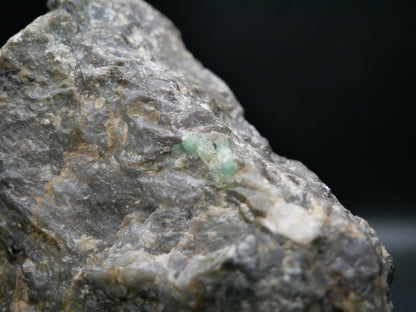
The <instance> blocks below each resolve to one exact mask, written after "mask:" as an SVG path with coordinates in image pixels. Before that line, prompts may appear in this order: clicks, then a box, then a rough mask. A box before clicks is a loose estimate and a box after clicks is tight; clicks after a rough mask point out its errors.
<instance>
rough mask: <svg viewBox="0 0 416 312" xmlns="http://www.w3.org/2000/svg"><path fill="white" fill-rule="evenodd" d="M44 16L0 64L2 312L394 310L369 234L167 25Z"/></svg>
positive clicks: (79, 8)
mask: <svg viewBox="0 0 416 312" xmlns="http://www.w3.org/2000/svg"><path fill="white" fill-rule="evenodd" d="M49 6H50V8H51V9H52V10H51V12H50V13H48V14H46V15H45V16H42V17H39V18H38V19H36V20H35V21H34V22H33V23H32V24H30V25H29V26H28V27H26V28H25V29H24V30H22V31H21V32H20V33H19V34H17V35H15V36H14V37H12V38H11V39H10V40H9V41H8V42H7V44H6V45H5V46H4V47H3V48H2V49H1V51H0V116H1V118H0V243H1V244H0V247H1V249H0V250H1V251H0V311H148V312H153V311H165V312H169V311H213V312H214V311H215V312H216V311H234V310H236V311H264V312H266V311H378V312H382V311H391V310H392V304H391V301H390V299H389V283H390V281H391V275H392V267H393V266H392V260H391V257H390V256H389V254H388V253H387V252H386V250H385V249H384V247H383V245H382V244H381V243H380V241H379V239H378V238H377V236H376V234H375V233H374V231H373V230H372V229H371V228H370V227H369V225H368V224H367V223H366V222H365V221H364V220H362V219H360V218H359V217H356V216H353V215H351V214H350V213H349V212H348V210H346V209H344V208H343V207H342V206H341V204H340V203H339V202H338V201H337V200H336V198H335V197H334V196H333V195H332V194H331V192H330V190H329V189H328V187H326V186H325V185H324V184H323V183H322V182H321V181H320V180H319V179H318V178H317V176H316V175H315V174H313V173H312V172H310V171H309V170H308V169H307V168H306V167H305V166H303V165H302V164H301V163H300V162H297V161H293V160H288V159H286V158H284V157H281V156H278V155H276V154H274V153H273V152H272V151H271V149H270V147H269V145H268V143H267V141H266V140H265V139H264V138H262V137H261V136H260V135H259V134H258V132H257V131H256V130H255V129H254V128H253V127H252V126H251V125H249V124H248V123H247V122H246V121H245V119H244V118H243V110H242V108H241V106H240V105H239V103H238V102H237V101H236V99H235V97H234V96H233V94H232V92H231V91H230V90H229V89H228V87H227V86H226V85H225V84H224V82H222V81H221V80H220V79H219V78H218V77H216V76H215V75H214V74H212V73H211V72H210V71H209V70H207V69H205V68H204V67H203V66H202V65H201V64H200V63H198V62H197V61H196V60H195V59H194V58H193V57H192V55H191V54H190V53H189V52H187V51H186V49H185V47H184V45H183V43H182V41H181V39H180V34H179V32H178V31H177V30H176V28H175V27H174V26H173V25H172V23H171V22H170V21H169V20H167V19H166V18H165V17H163V16H162V15H161V14H160V13H158V12H157V11H155V10H154V9H152V8H151V7H150V6H149V5H148V4H146V3H144V2H142V1H141V0H111V1H110V0H61V1H55V2H54V1H51V2H50V3H49ZM266 113H267V112H266Z"/></svg>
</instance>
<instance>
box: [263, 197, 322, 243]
mask: <svg viewBox="0 0 416 312" xmlns="http://www.w3.org/2000/svg"><path fill="white" fill-rule="evenodd" d="M323 221H324V219H323V217H322V215H319V214H318V215H317V214H315V213H313V214H312V213H310V212H309V211H307V210H305V208H302V207H300V206H297V205H294V204H291V203H286V202H285V201H284V200H277V201H276V203H275V204H274V206H273V207H271V208H270V209H269V210H268V211H267V214H266V217H265V218H264V219H263V220H262V223H263V225H265V226H266V227H267V228H268V229H269V230H271V231H272V232H275V233H277V234H281V235H283V236H285V237H287V238H289V239H291V240H293V241H295V242H297V243H300V244H308V243H310V242H311V241H313V240H314V239H315V238H316V237H317V236H318V235H319V234H320V232H321V227H322V224H323Z"/></svg>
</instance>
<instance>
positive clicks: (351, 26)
mask: <svg viewBox="0 0 416 312" xmlns="http://www.w3.org/2000/svg"><path fill="white" fill-rule="evenodd" d="M148 2H149V3H151V4H152V5H154V6H155V7H157V8H158V9H159V10H160V11H162V12H163V13H164V14H165V15H167V16H168V17H169V18H170V19H171V20H172V21H173V22H174V23H175V24H176V26H177V27H178V28H179V29H180V30H181V32H182V35H183V38H184V41H185V44H186V45H187V47H188V48H189V50H190V51H191V52H192V53H193V54H194V55H195V57H196V58H197V59H199V60H200V61H201V62H202V63H203V64H204V65H205V66H207V67H208V68H210V69H211V70H212V71H213V72H215V73H216V74H217V75H219V76H220V77H221V78H223V79H224V80H225V81H226V82H227V83H228V85H229V86H230V88H231V89H232V90H233V92H234V93H235V95H236V96H237V98H238V99H239V101H240V103H241V104H242V105H243V107H244V109H245V111H246V117H247V119H248V120H249V121H250V122H251V123H252V124H253V125H254V126H255V127H256V128H257V129H258V130H259V131H260V132H261V134H262V135H263V136H265V137H266V138H268V139H269V142H270V144H271V146H272V147H273V149H274V151H275V152H277V153H278V154H280V155H283V156H286V157H289V158H294V159H297V160H300V161H302V162H303V163H304V164H306V165H307V166H308V167H309V168H310V169H311V170H312V171H314V172H315V173H317V174H318V176H319V177H320V178H321V179H322V180H323V181H324V182H325V183H326V184H328V186H329V187H331V189H332V190H333V192H334V194H335V195H336V196H337V197H338V199H339V200H340V201H341V203H342V204H343V205H344V206H345V207H347V208H348V209H350V210H351V211H352V212H353V213H354V214H358V215H360V216H364V217H366V218H367V220H369V221H370V224H372V225H373V226H374V227H375V228H376V230H377V231H378V232H379V234H380V236H382V238H384V240H385V242H386V245H387V247H388V248H390V249H391V250H393V251H395V252H392V253H393V256H395V258H396V266H397V271H398V274H397V281H396V285H398V286H395V288H393V300H394V303H395V305H396V307H397V309H398V310H399V311H404V310H405V309H410V307H408V306H407V302H408V304H410V303H411V301H410V300H411V299H413V298H411V294H412V293H413V294H415V295H416V291H415V290H416V282H415V278H416V277H415V274H414V271H413V273H410V269H411V267H412V266H413V261H412V262H410V261H409V255H412V256H414V255H415V244H414V241H415V239H416V237H413V238H412V237H410V238H409V237H408V236H409V235H413V234H415V233H416V232H415V231H414V229H415V227H416V221H415V220H416V211H415V210H416V205H415V199H414V194H415V189H416V180H415V175H416V166H415V161H414V158H415V157H414V153H413V152H412V147H413V145H414V144H415V143H416V141H415V134H416V129H415V128H416V127H415V113H414V112H413V111H412V109H411V108H412V106H413V105H414V103H416V95H415V91H416V88H415V82H416V79H415V74H416V44H415V40H416V37H415V34H416V32H415V30H416V1H400V0H399V1H394V0H391V1H385V0H379V1H347V0H337V1H311V0H302V1H295V0H285V1H281V0H250V1H249V0H209V1H208V0H151V1H148ZM0 10H1V11H0V23H1V28H0V29H1V31H0V35H1V38H0V44H1V45H3V44H4V43H5V42H6V40H7V39H8V38H9V37H10V36H11V35H13V34H14V33H16V32H18V31H19V30H20V29H21V28H23V27H24V26H26V25H27V24H28V23H30V22H31V21H32V20H33V19H34V18H35V17H37V16H39V15H40V14H43V13H44V12H46V6H45V5H44V0H26V1H23V0H20V1H6V2H5V3H2V5H1V8H0ZM380 220H381V221H380ZM386 224H387V225H386ZM382 225H383V226H382ZM402 225H405V226H407V230H408V233H407V234H403V233H402V234H400V233H399V232H400V228H404V227H405V226H402ZM389 229H392V231H393V232H394V231H396V232H394V233H393V234H392V231H389ZM397 231H399V232H397ZM398 233H399V234H398ZM381 234H383V235H381ZM394 235H396V236H397V235H398V236H397V237H398V239H397V240H394V239H393V237H396V236H394ZM400 235H402V236H400ZM415 235H416V234H415ZM401 237H405V239H408V240H409V239H410V244H408V245H406V246H407V247H403V248H412V249H408V250H405V249H403V248H398V247H397V244H400V241H402V240H403V239H401ZM398 241H399V242H398ZM399 247H400V246H399ZM405 254H406V261H407V262H406V261H405ZM401 265H402V266H401ZM412 274H413V275H412ZM406 276H407V277H406ZM409 276H413V277H412V278H410V277H409ZM406 278H407V279H406ZM400 288H402V289H400ZM406 294H407V297H406ZM395 298H397V299H395ZM409 311H410V310H409Z"/></svg>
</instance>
